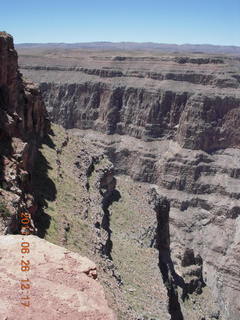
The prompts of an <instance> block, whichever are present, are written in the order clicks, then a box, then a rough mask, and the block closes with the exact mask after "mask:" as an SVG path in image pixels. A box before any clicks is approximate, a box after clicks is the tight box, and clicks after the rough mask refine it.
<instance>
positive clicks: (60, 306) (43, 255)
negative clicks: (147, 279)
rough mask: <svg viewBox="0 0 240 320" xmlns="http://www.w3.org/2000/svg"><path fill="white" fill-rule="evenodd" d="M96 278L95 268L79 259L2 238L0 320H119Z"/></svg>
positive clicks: (40, 244)
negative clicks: (23, 248) (25, 248)
mask: <svg viewBox="0 0 240 320" xmlns="http://www.w3.org/2000/svg"><path fill="white" fill-rule="evenodd" d="M23 242H26V243H29V249H30V252H29V253H27V252H26V253H23V252H21V249H22V243H23ZM26 243H25V244H24V245H25V246H28V244H26ZM23 251H24V250H23ZM26 251H27V250H26ZM22 260H23V261H24V262H25V263H23V262H21V261H22ZM28 261H29V262H28ZM25 265H28V266H30V270H29V271H23V270H24V269H25V267H23V268H22V266H25ZM21 269H23V270H21ZM26 269H28V268H26ZM96 277H97V272H96V266H95V264H94V263H93V262H91V261H90V260H89V259H87V258H86V257H81V256H80V255H78V254H77V253H74V252H71V251H69V250H67V249H65V248H62V247H59V246H56V245H54V244H52V243H49V242H47V241H46V240H43V239H40V238H38V237H35V236H25V237H23V236H21V235H8V236H0V283H1V286H0V297H1V301H0V320H15V319H18V320H23V319H24V320H30V319H31V320H39V319H44V320H58V319H59V320H60V319H61V320H65V319H66V320H67V319H71V320H77V319H78V320H113V319H116V316H115V315H114V313H113V311H112V310H111V309H110V308H109V307H108V305H107V301H106V299H105V296H104V291H103V288H102V287H101V285H100V284H99V282H98V280H97V279H96ZM27 279H29V281H22V280H27ZM21 284H26V285H25V287H28V285H27V284H30V288H21ZM23 287H24V286H23ZM27 297H28V298H27ZM24 298H27V299H24ZM24 304H26V305H28V304H29V306H24Z"/></svg>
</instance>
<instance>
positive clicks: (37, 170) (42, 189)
mask: <svg viewBox="0 0 240 320" xmlns="http://www.w3.org/2000/svg"><path fill="white" fill-rule="evenodd" d="M51 135H53V132H52V131H50V133H49V134H48V135H47V136H46V137H45V138H44V140H43V142H42V145H43V144H46V145H48V146H49V147H50V148H52V149H54V148H55V144H54V143H53V141H52V139H51ZM51 169H52V167H51V166H50V165H49V162H48V161H47V160H46V158H45V157H44V156H43V153H42V152H41V146H40V147H39V149H38V151H37V155H36V160H35V163H34V169H33V175H32V185H33V193H34V197H35V200H36V204H37V207H38V208H37V212H36V214H35V218H34V224H35V226H36V228H37V235H38V236H39V237H41V238H44V236H45V235H46V231H47V229H48V228H49V226H50V221H51V217H50V216H49V215H48V214H47V213H46V212H45V209H46V208H47V207H48V201H54V200H56V195H57V189H56V186H55V184H54V182H53V180H52V179H50V178H49V175H48V171H49V170H51Z"/></svg>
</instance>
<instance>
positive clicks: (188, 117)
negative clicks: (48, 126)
mask: <svg viewBox="0 0 240 320" xmlns="http://www.w3.org/2000/svg"><path fill="white" fill-rule="evenodd" d="M28 54H29V57H28ZM98 54H99V56H98V55H97V54H96V55H94V56H91V55H90V57H86V53H84V52H83V53H81V52H80V53H78V52H77V51H75V52H71V51H70V52H69V53H67V57H68V59H66V54H65V56H64V52H61V51H60V52H59V53H58V54H56V53H55V52H53V53H52V52H51V50H50V51H47V52H45V51H43V52H42V57H39V56H38V55H37V54H36V51H33V52H29V53H28V52H27V51H26V50H25V51H24V54H23V56H21V66H22V69H21V70H22V72H23V73H24V75H26V76H27V77H29V78H30V79H34V80H35V81H36V82H38V83H40V88H41V92H42V94H43V98H44V101H45V103H46V106H47V109H48V111H49V113H50V116H51V118H52V119H53V121H55V122H58V123H60V124H62V125H64V127H66V128H79V129H94V130H98V131H101V132H105V133H107V134H114V133H118V134H126V135H130V136H133V137H136V138H141V139H145V140H146V139H148V140H151V139H174V140H175V141H177V142H178V143H179V144H180V145H181V146H182V147H186V148H190V149H201V150H205V151H212V150H215V149H219V148H225V147H236V146H239V142H240V141H239V138H238V137H239V125H240V122H239V108H240V94H239V86H240V84H239V75H238V72H239V70H240V63H239V60H238V59H237V57H235V58H234V57H224V56H222V57H220V58H219V57H210V58H209V57H206V56H203V57H199V58H197V57H190V58H189V57H181V56H180V57H179V56H177V57H174V56H161V55H158V56H150V54H149V56H145V55H143V56H138V55H137V54H136V56H134V55H133V56H131V57H129V56H113V57H111V56H106V55H105V56H103V53H98ZM58 55H59V57H58ZM215 60H216V61H220V63H216V62H215ZM27 63H29V65H27ZM94 67H95V68H94ZM100 67H101V68H100Z"/></svg>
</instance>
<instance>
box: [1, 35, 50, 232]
mask: <svg viewBox="0 0 240 320" xmlns="http://www.w3.org/2000/svg"><path fill="white" fill-rule="evenodd" d="M48 129H49V121H48V120H47V112H46V109H45V106H44V103H43V101H42V99H41V96H40V94H39V91H38V89H37V87H36V86H35V85H33V84H31V83H26V82H24V81H23V79H22V77H21V73H20V72H19V71H18V57H17V52H16V51H15V49H14V45H13V38H12V37H11V36H10V35H9V34H7V33H5V32H1V33H0V171H1V172H0V182H1V187H2V189H1V190H0V194H1V204H2V207H3V208H4V209H5V213H6V212H7V213H8V214H7V216H8V217H6V215H5V216H4V217H3V212H1V229H2V232H3V230H4V229H5V232H10V233H17V232H18V231H19V224H18V217H17V214H18V212H19V211H20V210H23V211H25V212H29V211H30V212H31V213H32V215H33V214H34V212H35V211H36V205H35V204H34V199H33V196H32V192H31V170H32V167H33V165H34V157H35V153H36V151H37V148H38V145H39V143H40V142H41V139H42V138H43V137H44V135H45V134H46V133H47V132H48ZM2 211H3V210H2ZM6 228H7V229H6ZM33 230H34V226H32V231H33Z"/></svg>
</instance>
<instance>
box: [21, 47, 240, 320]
mask: <svg viewBox="0 0 240 320" xmlns="http://www.w3.org/2000/svg"><path fill="white" fill-rule="evenodd" d="M19 53H20V65H21V72H22V73H23V74H24V76H25V77H27V78H29V79H31V80H33V81H35V82H37V83H39V85H40V88H41V92H42V95H43V98H44V101H45V104H46V106H47V108H48V111H49V113H50V117H51V119H52V120H53V121H54V122H56V123H58V124H61V125H63V126H64V127H65V128H67V129H73V130H71V133H70V132H69V133H68V135H71V136H72V137H74V138H70V139H78V141H79V142H78V143H83V144H85V145H86V146H95V148H96V150H97V152H98V153H100V154H101V153H102V154H103V156H104V157H108V159H110V160H111V161H112V163H113V164H114V167H115V174H116V178H117V184H116V185H114V183H113V180H112V179H113V171H112V170H110V167H109V166H108V165H107V164H106V163H105V164H104V163H102V165H101V166H100V167H101V168H102V169H103V172H105V175H106V177H108V178H107V180H104V179H105V178H104V174H103V175H100V176H99V174H100V172H98V173H96V172H95V170H98V169H97V168H98V162H99V160H96V159H95V160H94V159H93V160H90V163H91V162H92V165H90V166H89V171H88V170H85V169H84V168H85V167H86V163H87V162H86V161H87V160H86V159H85V162H84V161H83V160H81V159H83V158H82V157H83V155H77V153H76V160H75V161H73V164H72V166H71V168H72V172H75V173H76V172H79V174H80V172H83V171H84V170H85V172H86V174H85V175H82V176H81V179H83V178H84V176H85V177H87V178H84V179H85V181H86V190H85V191H86V198H85V200H84V201H85V202H83V203H85V213H84V211H81V210H80V212H79V214H80V216H79V219H83V220H84V219H85V222H86V224H87V225H88V226H91V230H92V234H93V235H94V234H95V235H96V236H97V238H98V239H99V241H96V242H95V243H96V244H97V245H96V252H97V251H99V250H100V256H102V257H103V258H104V257H105V262H106V261H107V262H106V263H107V267H106V266H104V267H103V269H104V268H105V270H107V271H106V273H107V274H110V273H111V272H112V276H113V277H112V278H111V277H110V276H107V278H106V281H104V282H105V283H104V285H105V288H106V289H107V290H108V289H109V287H110V289H111V290H110V292H111V293H112V296H111V294H110V295H109V297H110V299H111V301H112V303H113V306H114V308H115V309H116V310H117V311H118V314H119V317H120V318H121V319H161V320H163V319H169V317H170V318H171V319H175V320H176V319H187V320H190V319H191V320H193V319H194V320H195V319H196V320H199V319H202V320H203V319H225V320H238V319H239V315H240V304H239V301H240V299H239V297H240V291H239V280H240V269H239V264H240V251H239V250H240V239H239V234H240V232H239V226H240V225H239V223H240V217H239V216H240V183H239V177H240V166H239V163H240V161H239V160H240V150H239V146H240V131H239V128H240V94H239V88H240V78H239V71H240V61H239V57H238V56H230V55H225V56H224V55H218V56H216V55H203V54H191V55H181V54H159V53H156V52H155V53H152V52H151V53H149V52H130V51H129V52H121V51H120V52H116V51H104V52H98V51H96V50H95V51H86V50H81V51H79V50H70V49H68V50H66V49H64V50H63V49H62V50H61V49H58V50H57V49H53V48H22V49H19ZM76 128H77V129H76ZM69 151H70V149H69ZM66 152H67V151H66ZM67 153H68V152H67ZM61 157H63V153H62V154H61ZM77 157H78V158H77ZM90 158H91V157H90ZM90 158H89V159H90ZM100 158H101V157H100ZM77 159H80V161H77ZM88 161H89V160H88ZM100 162H101V161H100ZM62 163H64V159H63V158H62ZM82 163H85V164H84V165H82ZM69 165H70V164H69ZM104 166H106V167H105V169H104ZM102 169H101V170H102ZM74 170H75V171H74ZM76 170H77V171H76ZM104 170H105V171H104ZM63 172H66V169H63ZM108 173H109V174H108ZM65 174H66V173H65ZM79 174H78V176H79V177H80V175H79ZM68 177H69V175H68ZM97 177H98V178H97ZM84 179H83V180H84ZM86 179H87V180H86ZM99 179H100V180H99ZM102 179H103V180H102ZM83 180H81V181H83ZM94 181H95V182H94ZM101 181H102V182H103V184H102V185H103V186H104V185H105V188H106V189H102V188H101ZM104 181H105V182H104ZM106 181H107V182H106ZM109 183H110V184H109ZM106 185H107V186H108V187H106ZM99 186H100V188H99ZM57 188H58V187H57ZM94 188H95V189H94ZM94 190H95V191H94ZM98 190H99V191H98ZM103 190H106V191H107V193H105V191H103ZM114 190H115V191H114ZM98 192H100V195H99V194H98ZM116 192H117V193H116ZM97 194H98V196H96V195H97ZM100 196H101V197H103V202H102V209H101V210H100V209H99V210H100V211H98V212H96V210H95V209H96V206H95V209H94V208H93V207H92V205H91V203H95V204H96V203H98V208H100V207H101V201H100V199H101V197H100ZM99 197H100V198H99ZM89 199H90V200H89ZM93 199H95V200H93ZM104 199H105V200H104ZM94 201H95V202H94ZM86 208H87V209H86ZM49 214H50V213H49ZM89 219H90V220H89ZM91 219H93V220H91ZM58 221H59V220H58ZM93 222H94V223H93ZM58 223H60V222H58ZM60 224H61V223H60ZM70 225H71V223H70ZM71 228H74V224H72V225H71V227H70V233H71ZM103 235H104V236H103ZM72 236H73V238H74V239H76V235H74V234H73V235H72ZM68 243H69V242H68V241H66V245H68ZM83 247H85V248H87V247H88V245H87V244H86V245H85V246H83ZM75 248H76V245H75ZM89 250H90V251H92V252H94V249H89ZM95 256H96V257H97V253H96V254H95ZM109 270H110V271H109ZM111 270H112V271H111ZM129 275H130V276H129ZM159 276H160V278H159ZM113 278H114V279H115V280H114V281H115V282H116V283H117V285H115V284H114V281H113V280H111V279H113ZM154 279H155V285H156V286H155V285H154ZM159 293H161V298H160V297H158V298H156V299H155V297H157V294H159ZM166 304H167V305H168V310H167V311H166Z"/></svg>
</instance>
